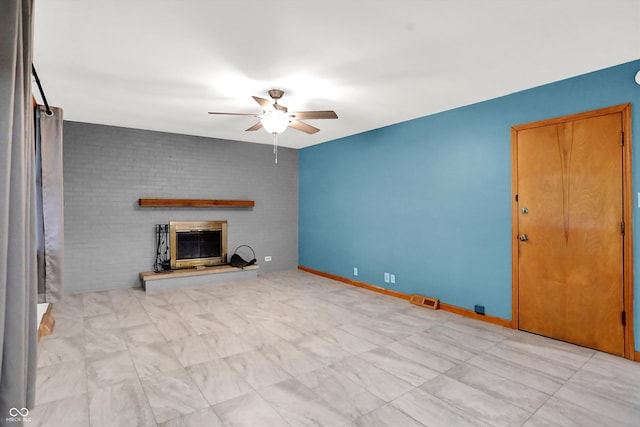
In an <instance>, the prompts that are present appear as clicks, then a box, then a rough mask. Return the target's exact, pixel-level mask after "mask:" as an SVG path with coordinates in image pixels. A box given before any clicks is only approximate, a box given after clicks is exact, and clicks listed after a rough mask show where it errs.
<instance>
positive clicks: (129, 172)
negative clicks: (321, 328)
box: [64, 121, 298, 294]
mask: <svg viewBox="0 0 640 427" xmlns="http://www.w3.org/2000/svg"><path fill="white" fill-rule="evenodd" d="M267 136H268V135H265V138H266V137H267ZM278 151H279V153H278V154H279V156H278V157H279V158H278V164H277V165H275V164H274V162H273V155H272V147H271V146H270V145H263V144H251V143H246V142H238V141H228V140H219V139H212V138H202V137H195V136H187V135H178V134H169V133H162V132H153V131H147V130H140V129H129V128H120V127H113V126H103V125H95V124H88V123H80V122H68V121H67V122H65V123H64V185H65V189H64V190H65V197H64V200H65V275H64V278H65V283H64V286H65V293H67V294H73V293H80V292H90V291H99V290H107V289H116V288H127V287H137V286H139V281H138V273H139V272H141V271H150V270H152V269H153V262H154V260H155V232H154V225H155V224H160V223H168V222H169V221H170V220H222V219H226V220H227V221H228V242H229V251H230V254H231V253H232V251H233V249H235V247H236V246H238V245H240V244H248V245H250V246H252V247H253V248H254V249H255V251H256V257H257V259H258V262H259V264H260V272H261V273H265V272H269V271H276V270H283V269H289V268H295V267H296V266H297V265H298V152H297V151H296V150H294V149H286V148H280V149H279V150H278ZM156 197H157V198H203V199H250V200H255V202H256V206H255V207H254V208H252V209H251V208H250V209H246V208H245V209H232V208H141V207H139V206H138V204H137V203H138V199H139V198H156ZM266 255H270V256H271V257H272V261H271V262H264V257H265V256H266Z"/></svg>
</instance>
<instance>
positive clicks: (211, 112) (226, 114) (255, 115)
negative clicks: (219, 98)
mask: <svg viewBox="0 0 640 427" xmlns="http://www.w3.org/2000/svg"><path fill="white" fill-rule="evenodd" d="M209 114H221V115H223V116H247V117H260V116H259V115H258V114H255V113H218V112H215V111H209Z"/></svg>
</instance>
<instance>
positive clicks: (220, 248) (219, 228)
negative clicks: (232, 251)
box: [169, 221, 227, 269]
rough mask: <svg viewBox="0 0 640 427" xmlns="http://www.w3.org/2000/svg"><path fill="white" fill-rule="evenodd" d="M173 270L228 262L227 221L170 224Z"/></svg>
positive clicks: (174, 222) (171, 222)
mask: <svg viewBox="0 0 640 427" xmlns="http://www.w3.org/2000/svg"><path fill="white" fill-rule="evenodd" d="M169 241H170V245H169V246H170V263H171V268H172V269H179V268H191V267H200V266H212V265H222V264H226V263H227V221H170V222H169Z"/></svg>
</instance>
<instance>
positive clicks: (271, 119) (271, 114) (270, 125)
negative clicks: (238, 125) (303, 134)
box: [260, 110, 289, 134]
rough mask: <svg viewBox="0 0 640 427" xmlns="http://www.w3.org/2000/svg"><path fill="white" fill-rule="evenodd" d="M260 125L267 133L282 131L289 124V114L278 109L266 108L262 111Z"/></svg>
mask: <svg viewBox="0 0 640 427" xmlns="http://www.w3.org/2000/svg"><path fill="white" fill-rule="evenodd" d="M260 123H262V127H263V128H264V130H266V131H267V132H269V133H275V134H278V133H282V132H284V131H285V130H286V129H287V126H289V115H288V114H286V113H284V112H282V111H280V110H267V111H265V112H264V116H263V117H262V120H260Z"/></svg>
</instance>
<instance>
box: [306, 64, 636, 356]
mask: <svg viewBox="0 0 640 427" xmlns="http://www.w3.org/2000/svg"><path fill="white" fill-rule="evenodd" d="M638 70H640V60H638V61H634V62H631V63H627V64H622V65H619V66H615V67H612V68H607V69H605V70H601V71H597V72H593V73H589V74H585V75H581V76H578V77H575V78H571V79H567V80H562V81H559V82H556V83H552V84H548V85H545V86H540V87H537V88H533V89H529V90H526V91H523V92H518V93H514V94H511V95H508V96H504V97H501V98H497V99H493V100H490V101H486V102H481V103H478V104H474V105H470V106H466V107H462V108H458V109H455V110H450V111H446V112H443V113H439V114H434V115H431V116H427V117H422V118H419V119H415V120H411V121H407V122H403V123H399V124H396V125H393V126H388V127H385V128H381V129H377V130H373V131H370V132H365V133H362V134H358V135H353V136H350V137H347V138H342V139H338V140H334V141H330V142H326V143H324V144H320V145H316V146H312V147H309V148H305V149H302V150H300V153H299V263H300V265H303V266H306V267H310V268H313V269H317V270H321V271H324V272H327V273H331V274H335V275H339V276H343V277H348V278H355V279H357V280H359V281H362V282H366V283H369V284H373V285H376V286H380V287H384V288H389V289H394V290H397V291H400V292H405V293H420V294H423V295H428V296H432V297H437V298H440V300H441V301H443V302H445V303H448V304H453V305H456V306H459V307H464V308H467V309H473V307H474V304H482V305H484V306H485V307H486V313H487V314H489V315H492V316H497V317H501V318H505V319H511V146H510V138H511V137H510V128H511V126H513V125H517V124H522V123H529V122H533V121H537V120H542V119H547V118H552V117H557V116H563V115H568V114H574V113H579V112H582V111H588V110H593V109H598V108H603V107H609V106H613V105H618V104H623V103H632V104H633V126H634V133H635V134H636V135H640V131H638V123H640V86H638V85H637V84H635V82H634V75H635V73H636V72H637V71H638ZM638 138H640V136H637V137H636V140H637V141H638V140H639V139H638ZM636 147H638V144H637V143H636ZM636 147H634V154H633V164H634V167H633V168H634V171H633V185H634V191H638V189H640V185H639V184H640V182H639V180H640V173H639V172H638V165H640V148H636ZM635 194H636V193H635V192H634V195H635ZM639 219H640V210H639V209H638V208H637V200H635V196H634V223H635V224H637V226H636V227H635V228H634V244H635V247H636V251H635V257H634V264H635V270H636V272H637V273H638V274H640V265H639V261H640V244H638V241H639V240H638V237H639V236H640V234H639V229H640V221H638V220H639ZM353 267H358V269H359V276H358V277H357V278H356V277H354V276H353ZM384 272H390V273H393V274H395V275H396V284H388V283H384V280H383V273H384ZM638 283H639V280H638V279H636V280H635V307H636V309H635V326H636V328H635V329H636V340H635V341H636V347H639V345H640V290H639V289H638Z"/></svg>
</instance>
